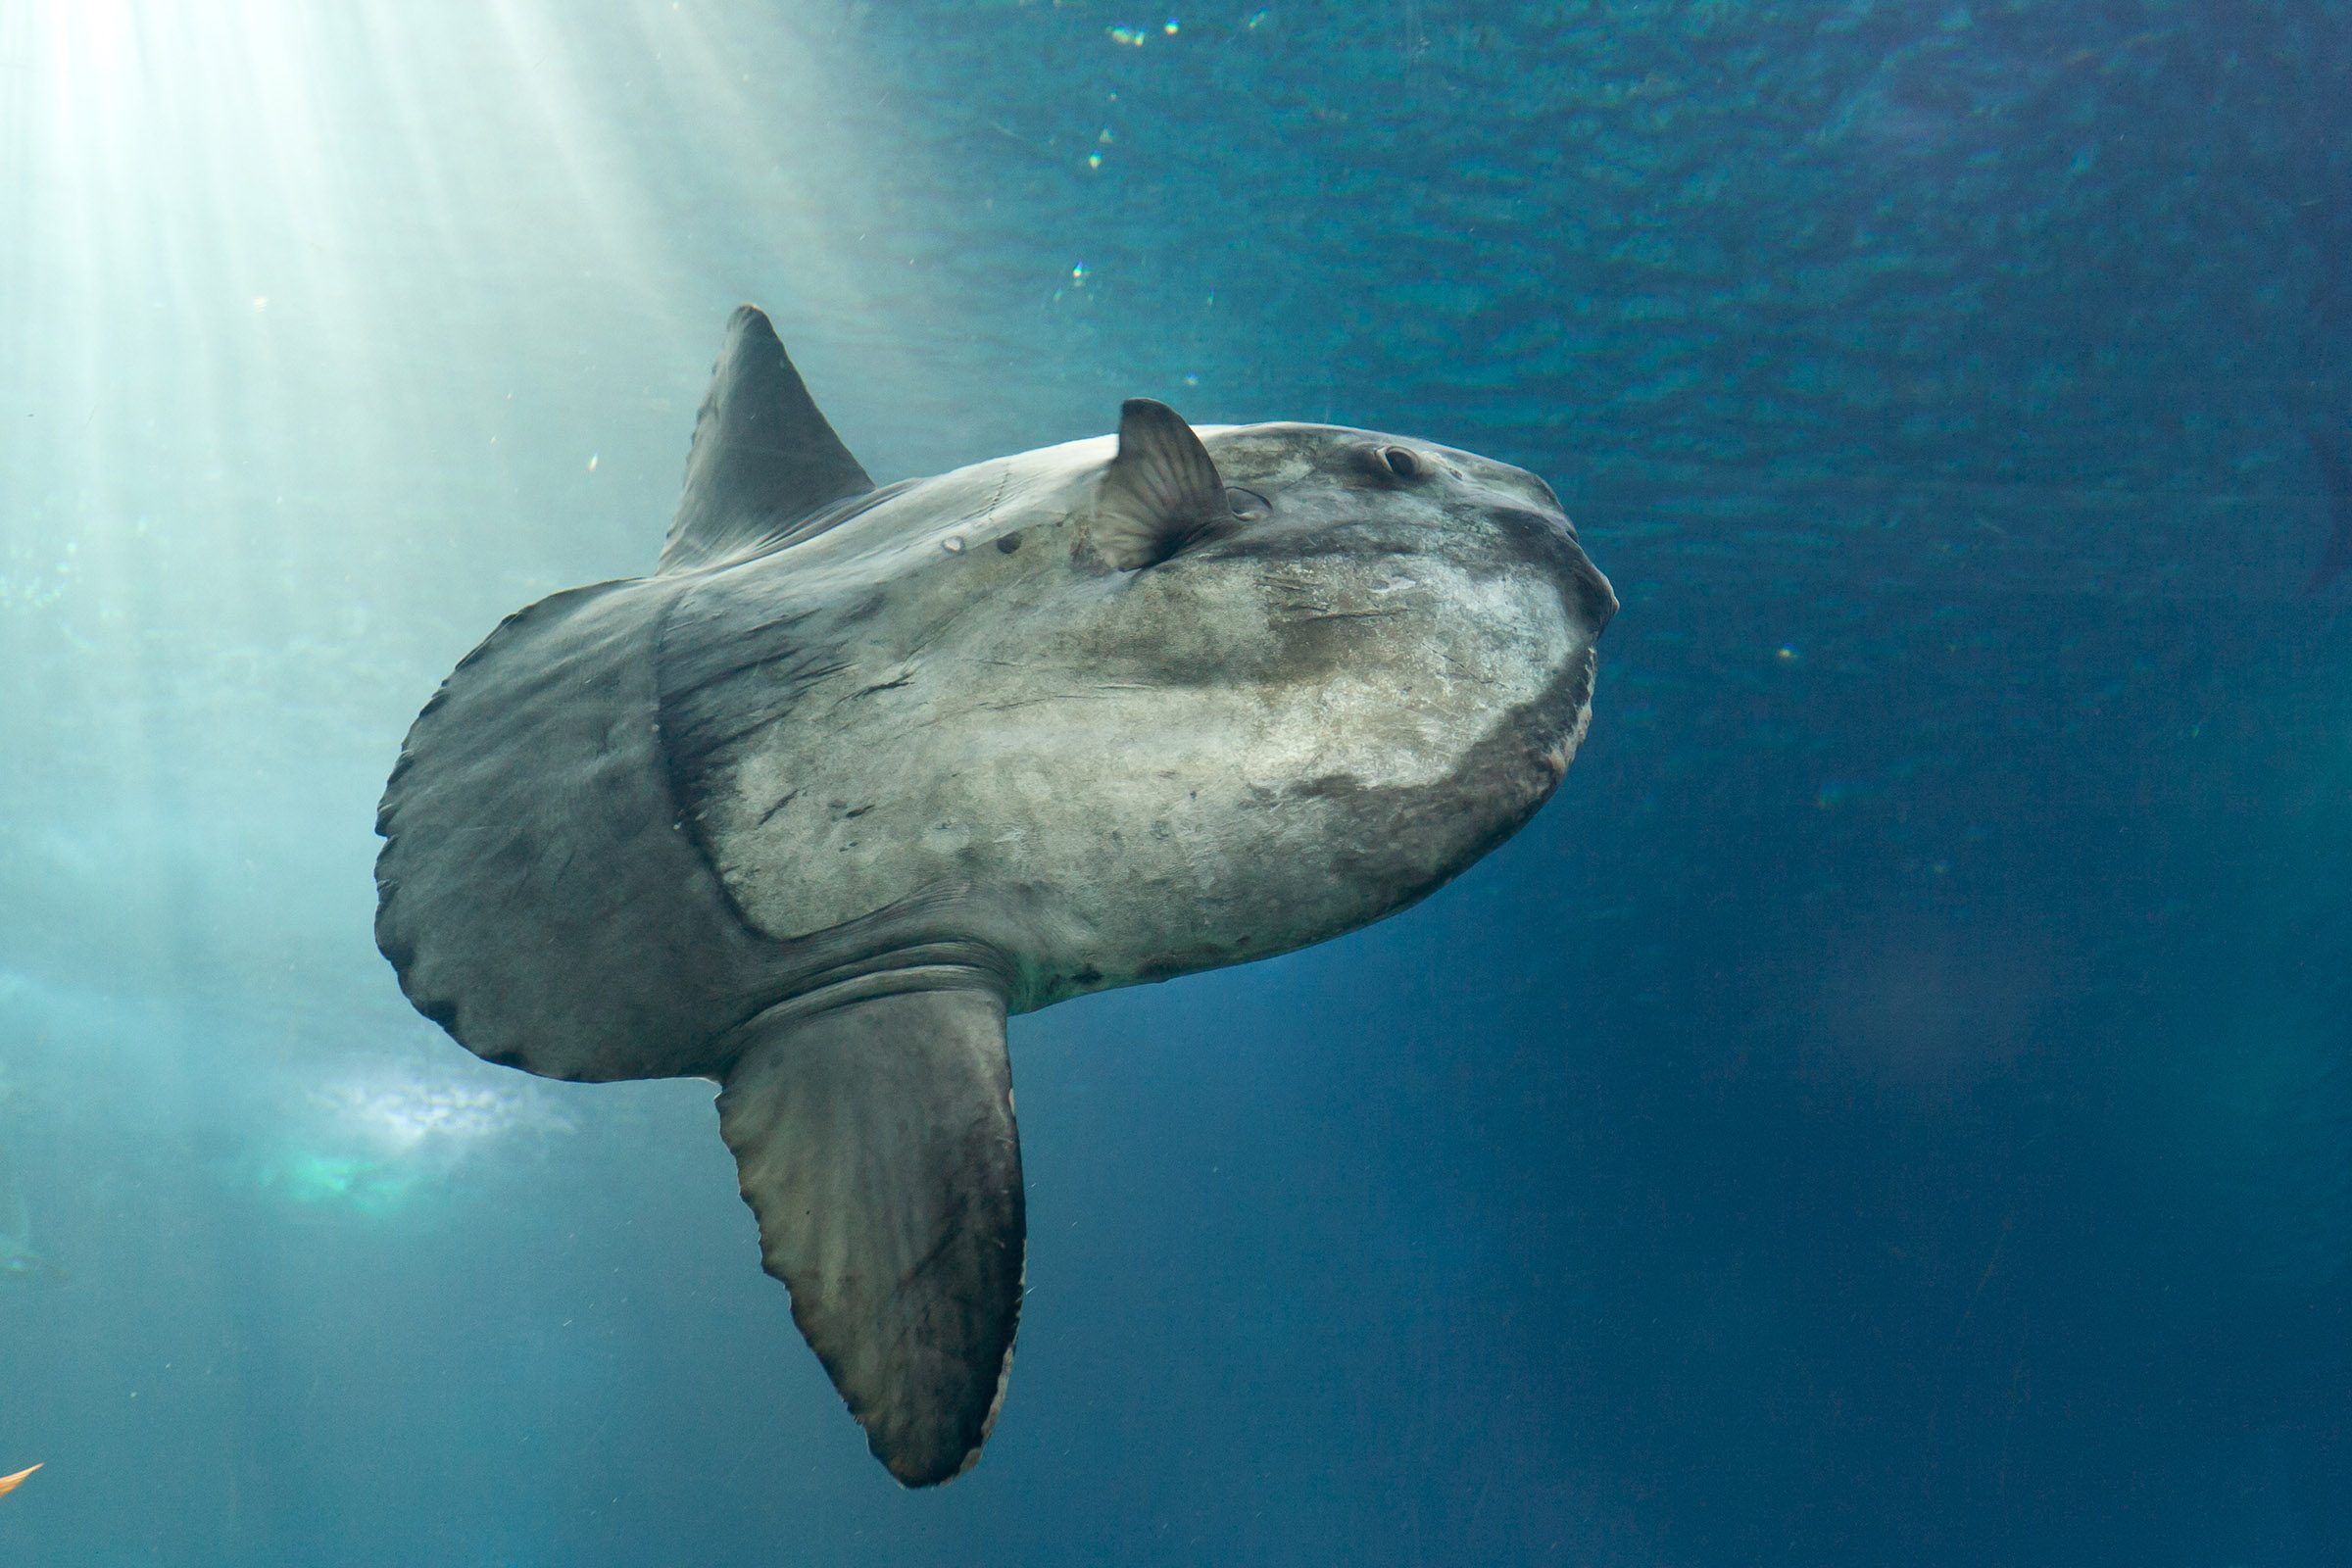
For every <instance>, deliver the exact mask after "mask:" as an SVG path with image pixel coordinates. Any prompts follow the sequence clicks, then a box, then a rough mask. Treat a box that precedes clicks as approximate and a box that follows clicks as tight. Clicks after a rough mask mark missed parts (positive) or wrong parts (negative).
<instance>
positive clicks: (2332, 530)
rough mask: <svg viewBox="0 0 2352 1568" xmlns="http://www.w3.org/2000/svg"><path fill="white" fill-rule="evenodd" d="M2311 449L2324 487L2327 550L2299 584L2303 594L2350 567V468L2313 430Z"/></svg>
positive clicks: (2330, 443) (2341, 453) (2339, 452)
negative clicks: (2308, 578) (2308, 575)
mask: <svg viewBox="0 0 2352 1568" xmlns="http://www.w3.org/2000/svg"><path fill="white" fill-rule="evenodd" d="M2311 450H2312V454H2313V456H2315V457H2317V458H2318V459H2319V460H2320V473H2321V476H2322V477H2323V478H2324V479H2326V481H2327V519H2328V523H2329V530H2328V534H2327V550H2326V551H2325V552H2324V553H2323V554H2322V555H2321V556H2320V564H2318V565H2316V566H2314V567H2312V568H2311V580H2310V581H2309V582H2307V583H2305V584H2304V585H2303V591H2304V592H2305V593H2307V594H2316V593H2318V592H2319V591H2320V590H2321V589H2323V588H2325V587H2327V585H2328V584H2329V583H2331V582H2333V581H2335V579H2336V578H2338V577H2340V576H2342V575H2343V574H2344V568H2345V567H2347V566H2352V466H2347V465H2346V464H2345V462H2344V451H2343V448H2341V447H2339V446H2337V445H2336V444H2335V443H2334V441H2332V440H2330V439H2329V438H2328V437H2327V436H2325V435H2322V434H2321V433H2320V432H2319V431H2317V430H2314V431H2312V432H2311Z"/></svg>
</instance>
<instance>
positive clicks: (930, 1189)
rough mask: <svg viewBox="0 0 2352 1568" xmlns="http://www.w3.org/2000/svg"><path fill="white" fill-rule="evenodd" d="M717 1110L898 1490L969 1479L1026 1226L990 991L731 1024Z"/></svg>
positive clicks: (774, 1242)
mask: <svg viewBox="0 0 2352 1568" xmlns="http://www.w3.org/2000/svg"><path fill="white" fill-rule="evenodd" d="M743 1035H744V1038H745V1040H746V1042H747V1045H748V1049H747V1050H746V1051H745V1052H744V1054H743V1055H742V1057H741V1058H740V1059H739V1060H738V1062H737V1063H736V1065H735V1067H734V1069H733V1071H731V1072H730V1073H729V1074H728V1076H727V1082H726V1088H725V1089H724V1091H723V1092H721V1094H720V1095H719V1097H718V1115H719V1132H720V1134H721V1135H722V1136H723V1137H724V1138H725V1139H726V1141H727V1147H728V1148H729V1149H730V1150H732V1151H733V1152H734V1154H735V1160H736V1166H737V1169H738V1171H739V1172H740V1174H741V1178H742V1184H743V1197H744V1201H746V1202H748V1203H749V1204H751V1206H752V1212H753V1213H754V1214H755V1215H756V1216H757V1217H758V1219H759V1221H760V1253H761V1257H762V1260H763V1261H764V1263H765V1264H766V1267H767V1272H768V1273H770V1274H772V1275H774V1276H775V1277H776V1278H778V1279H780V1280H782V1281H783V1282H784V1284H785V1286H786V1288H787V1289H788V1290H790V1291H791V1293H792V1315H793V1320H794V1321H795V1322H796V1323H798V1324H799V1325H800V1329H801V1333H802V1334H803V1335H804V1336H805V1337H806V1338H807V1339H808V1341H809V1347H810V1348H812V1349H814V1350H815V1351H816V1353H817V1357H818V1359H819V1360H821V1361H823V1362H824V1365H825V1370H826V1372H827V1373H829V1374H830V1375H831V1376H832V1379H833V1386H834V1387H835V1388H836V1389H838V1390H839V1391H840V1392H841V1397H843V1398H844V1399H845V1400H847V1401H848V1402H849V1406H850V1413H851V1414H853V1415H855V1416H856V1417H857V1418H858V1424H859V1425H861V1426H863V1427H864V1428H865V1432H866V1442H867V1445H868V1446H870V1447H871V1448H872V1449H873V1452H874V1457H876V1458H878V1459H880V1460H881V1461H882V1462H883V1464H884V1465H886V1466H888V1467H889V1470H890V1473H891V1474H892V1475H894V1476H896V1477H897V1478H898V1479H899V1480H900V1481H901V1482H902V1483H904V1484H905V1485H907V1486H909V1487H924V1486H934V1485H937V1484H938V1483H940V1482H942V1481H947V1480H950V1479H952V1478H953V1477H955V1476H956V1475H959V1474H961V1473H962V1472H963V1471H964V1470H966V1469H969V1468H970V1467H971V1465H972V1464H973V1462H974V1461H976V1460H977V1459H978V1458H979V1456H980V1446H981V1445H982V1444H983V1443H984V1442H986V1441H987V1439H988V1434H989V1430H990V1428H991V1427H993V1426H994V1425H995V1424H996V1418H997V1408H998V1404H999V1402H1000V1401H1001V1400H1002V1398H1003V1397H1004V1388H1005V1375H1006V1373H1007V1372H1008V1371H1009V1370H1010V1369H1011V1365H1012V1340H1013V1331H1014V1329H1015V1327H1016V1325H1017V1324H1018V1322H1019V1319H1020V1312H1021V1274H1022V1259H1023V1253H1024V1247H1025V1239H1026V1221H1025V1219H1024V1208H1023V1201H1022V1192H1021V1151H1020V1140H1019V1136H1018V1133H1017V1132H1016V1130H1015V1128H1014V1125H1013V1115H1012V1074H1011V1068H1010V1064H1009V1062H1008V1061H1007V1059H1006V1056H1005V1005H1004V1002H1003V1001H1002V999H1000V998H999V997H998V996H997V995H996V994H995V993H994V992H992V991H988V990H985V989H977V988H975V989H968V990H961V989H959V990H943V991H913V992H903V993H898V994H895V995H888V996H880V997H871V998H867V999H864V1000H860V1001H856V1002H850V1003H847V1004H844V1005H840V1006H837V1007H834V1008H832V1009H830V1010H827V1011H823V1012H819V1013H815V1014H813V1015H796V1014H795V1013H794V1011H793V1009H791V1008H790V1007H789V1006H787V1007H782V1008H777V1009H773V1010H771V1011H770V1012H768V1013H763V1014H761V1015H760V1017H758V1018H755V1019H753V1020H752V1021H751V1022H750V1023H748V1024H746V1025H745V1026H744V1030H743Z"/></svg>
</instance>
